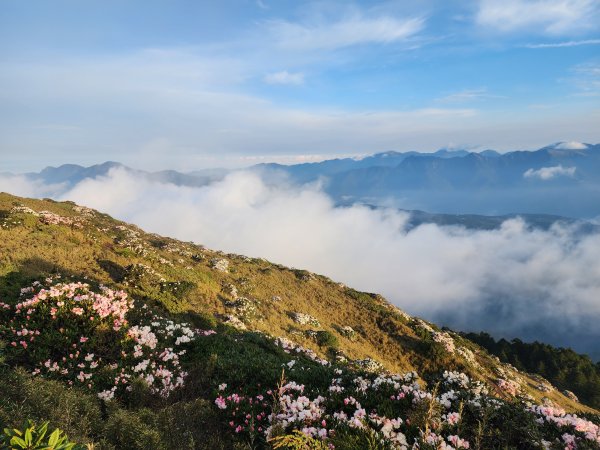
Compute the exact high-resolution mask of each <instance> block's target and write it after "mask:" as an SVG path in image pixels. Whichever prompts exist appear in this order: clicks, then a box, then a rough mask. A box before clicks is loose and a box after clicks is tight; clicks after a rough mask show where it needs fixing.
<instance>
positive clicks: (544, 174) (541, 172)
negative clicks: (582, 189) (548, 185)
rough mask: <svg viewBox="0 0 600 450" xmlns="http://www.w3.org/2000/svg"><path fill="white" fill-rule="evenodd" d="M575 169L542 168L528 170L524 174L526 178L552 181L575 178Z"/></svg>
mask: <svg viewBox="0 0 600 450" xmlns="http://www.w3.org/2000/svg"><path fill="white" fill-rule="evenodd" d="M575 169H576V168H575V167H563V166H562V165H560V166H553V167H542V168H541V169H537V170H534V169H528V170H527V171H525V173H524V174H523V177H524V178H538V179H540V180H544V181H546V180H551V179H553V178H556V177H561V176H563V177H573V176H575Z"/></svg>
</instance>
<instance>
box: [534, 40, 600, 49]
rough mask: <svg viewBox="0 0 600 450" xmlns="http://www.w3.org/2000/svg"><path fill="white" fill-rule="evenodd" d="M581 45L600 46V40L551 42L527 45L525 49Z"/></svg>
mask: <svg viewBox="0 0 600 450" xmlns="http://www.w3.org/2000/svg"><path fill="white" fill-rule="evenodd" d="M580 45H600V39H586V40H583V41H564V42H550V43H544V44H526V45H524V46H523V47H525V48H562V47H579V46H580Z"/></svg>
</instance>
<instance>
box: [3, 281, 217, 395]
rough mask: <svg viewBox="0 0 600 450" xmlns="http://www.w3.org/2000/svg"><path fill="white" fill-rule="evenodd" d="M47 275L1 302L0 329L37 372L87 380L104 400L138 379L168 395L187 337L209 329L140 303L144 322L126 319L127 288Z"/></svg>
mask: <svg viewBox="0 0 600 450" xmlns="http://www.w3.org/2000/svg"><path fill="white" fill-rule="evenodd" d="M46 283H47V286H44V285H42V283H39V282H36V283H34V284H33V285H32V286H29V287H26V288H23V289H22V290H21V296H22V297H25V298H24V299H23V300H21V301H19V302H18V303H17V304H16V305H15V306H14V308H11V307H10V306H8V308H4V307H2V308H1V309H0V312H1V313H2V314H4V315H7V317H8V320H7V323H8V326H4V327H0V337H2V338H4V339H7V340H9V342H10V344H11V347H12V348H13V349H14V353H13V354H12V355H11V356H12V357H13V358H14V359H15V361H17V362H18V363H20V364H23V365H26V366H30V367H31V368H32V373H33V374H34V375H42V376H47V377H51V378H57V379H61V380H63V381H66V382H67V383H68V384H70V385H81V386H85V387H87V388H89V389H93V390H95V391H97V392H99V394H98V396H99V398H101V399H104V400H109V399H112V398H113V397H114V396H115V395H120V393H122V392H124V391H127V390H130V389H131V384H132V382H133V381H134V380H136V379H138V380H143V382H145V383H146V384H147V386H148V387H149V388H150V390H151V392H153V393H156V394H159V395H161V396H163V397H167V396H168V395H169V394H170V393H171V392H172V391H173V390H174V389H176V388H178V387H180V386H182V385H183V383H184V379H185V377H186V375H187V374H186V372H185V371H183V369H182V368H181V363H180V357H181V356H182V355H184V354H185V353H186V349H185V348H184V347H185V345H186V344H187V343H189V342H191V341H193V340H194V339H195V338H196V337H197V336H198V335H204V336H209V335H210V334H213V333H214V332H213V331H212V330H208V331H201V330H192V329H191V328H190V327H189V326H188V325H187V324H183V323H175V322H173V321H171V320H167V319H164V318H162V317H159V316H155V315H152V314H151V313H150V312H149V311H148V310H147V308H146V307H145V305H144V306H143V307H142V308H141V311H139V312H138V314H136V316H137V317H141V319H139V320H140V321H141V322H140V323H138V324H136V325H132V326H130V324H129V323H128V320H127V315H128V313H129V312H130V311H131V310H132V308H134V302H133V301H132V300H131V299H129V298H128V296H127V294H126V293H125V292H123V291H114V290H111V289H108V288H106V287H102V286H101V287H100V289H99V292H94V291H93V290H92V289H91V287H90V286H89V284H87V283H81V282H72V283H54V280H52V279H47V280H46ZM144 321H146V322H145V323H142V322H144ZM99 355H102V356H99Z"/></svg>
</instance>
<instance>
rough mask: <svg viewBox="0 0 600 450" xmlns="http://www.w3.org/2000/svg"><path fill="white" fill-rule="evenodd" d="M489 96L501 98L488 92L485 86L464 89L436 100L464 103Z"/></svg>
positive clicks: (488, 97)
mask: <svg viewBox="0 0 600 450" xmlns="http://www.w3.org/2000/svg"><path fill="white" fill-rule="evenodd" d="M490 98H502V96H500V95H494V94H490V93H489V92H488V90H487V89H486V88H481V89H464V90H462V91H459V92H455V93H453V94H449V95H447V96H445V97H441V98H439V99H437V101H439V102H442V103H464V102H470V101H475V100H482V99H490Z"/></svg>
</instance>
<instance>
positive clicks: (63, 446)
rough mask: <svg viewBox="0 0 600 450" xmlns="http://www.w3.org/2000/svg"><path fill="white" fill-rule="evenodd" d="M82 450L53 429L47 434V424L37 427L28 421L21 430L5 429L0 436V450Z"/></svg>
mask: <svg viewBox="0 0 600 450" xmlns="http://www.w3.org/2000/svg"><path fill="white" fill-rule="evenodd" d="M20 449H23V450H84V449H85V447H84V446H83V445H78V444H76V443H73V442H70V441H69V439H68V438H67V436H66V435H65V434H64V433H63V432H62V431H61V430H60V429H58V428H57V429H55V430H54V431H53V432H52V433H48V422H44V423H43V424H42V425H40V426H39V427H38V426H36V425H35V424H34V423H33V422H32V421H30V420H28V421H27V422H26V423H25V424H24V425H23V427H22V428H20V429H19V428H12V429H10V428H5V429H4V431H3V432H2V434H0V450H20Z"/></svg>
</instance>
